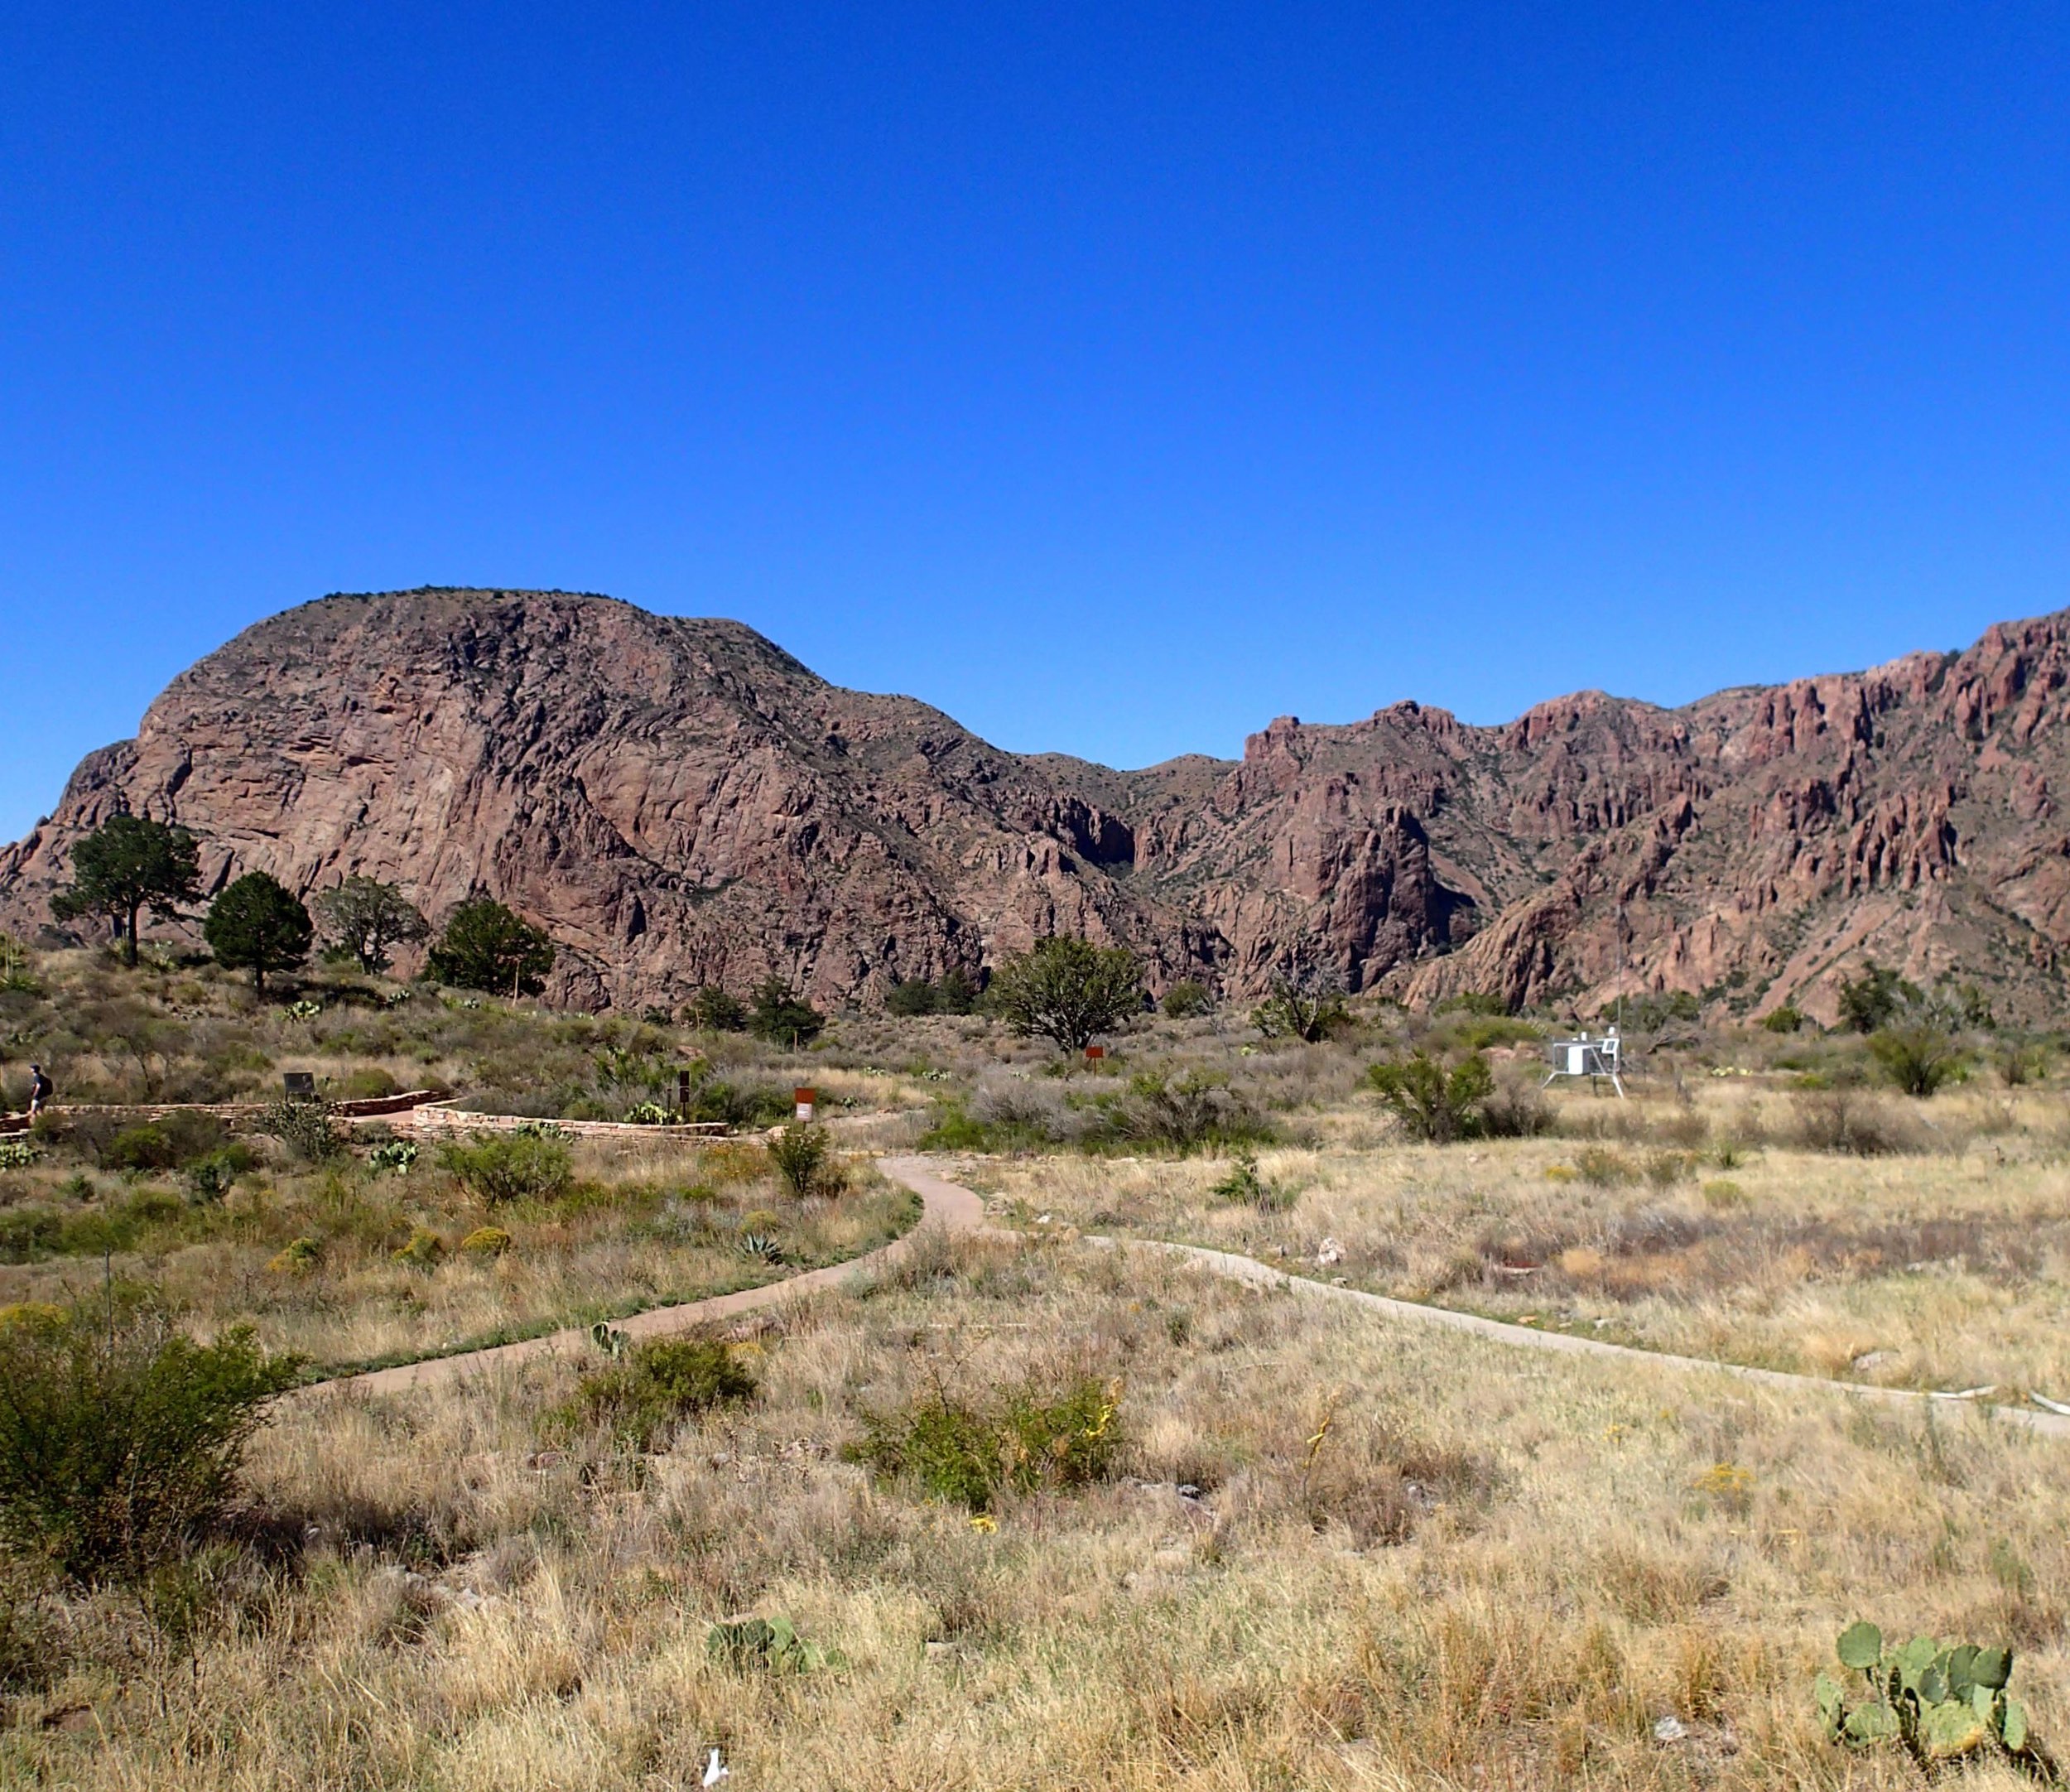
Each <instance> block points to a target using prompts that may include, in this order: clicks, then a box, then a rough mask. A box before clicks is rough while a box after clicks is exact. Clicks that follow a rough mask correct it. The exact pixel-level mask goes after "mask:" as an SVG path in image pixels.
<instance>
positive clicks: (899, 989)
mask: <svg viewBox="0 0 2070 1792" xmlns="http://www.w3.org/2000/svg"><path fill="white" fill-rule="evenodd" d="M940 1006H941V997H940V995H938V993H937V992H936V989H935V986H934V985H933V984H932V983H930V982H929V981H928V980H927V979H926V978H925V977H917V978H914V979H913V980H911V981H909V982H905V983H894V984H893V985H892V986H891V990H890V991H889V993H888V995H886V996H885V997H884V1012H885V1013H886V1014H897V1015H898V1016H900V1017H901V1018H903V1019H910V1018H912V1016H914V1015H916V1014H933V1013H935V1012H936V1010H937V1009H939V1007H940Z"/></svg>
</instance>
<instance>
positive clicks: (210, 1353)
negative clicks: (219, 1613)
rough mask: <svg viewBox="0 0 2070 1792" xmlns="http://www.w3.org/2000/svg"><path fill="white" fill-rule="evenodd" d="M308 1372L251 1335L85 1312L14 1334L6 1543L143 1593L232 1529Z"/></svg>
mask: <svg viewBox="0 0 2070 1792" xmlns="http://www.w3.org/2000/svg"><path fill="white" fill-rule="evenodd" d="M300 1372H301V1364H300V1361H299V1360H298V1359H296V1358H292V1357H272V1358H269V1357H267V1355H266V1354H265V1352H264V1351H262V1350H261V1349H260V1348H259V1346H258V1344H257V1342H254V1340H253V1336H252V1334H251V1332H249V1331H248V1329H233V1330H232V1331H229V1332H225V1333H224V1335H223V1336H222V1337H219V1339H218V1340H217V1341H216V1342H214V1343H213V1344H197V1343H195V1342H194V1341H193V1340H192V1339H190V1338H188V1337H182V1336H181V1335H180V1334H178V1333H176V1332H168V1331H167V1330H166V1329H165V1327H163V1326H162V1325H161V1324H160V1323H158V1322H153V1321H150V1320H132V1321H126V1322H121V1323H118V1324H115V1325H113V1326H111V1325H110V1324H109V1323H108V1320H107V1317H106V1316H105V1315H103V1314H101V1313H89V1312H85V1311H80V1312H77V1313H31V1314H29V1315H26V1316H25V1317H18V1318H13V1319H12V1320H11V1321H10V1322H7V1323H6V1324H4V1325H0V1541H3V1542H4V1543H6V1544H7V1545H8V1546H9V1547H11V1548H12V1549H17V1550H18V1551H20V1552H22V1554H27V1555H32V1556H36V1557H38V1558H41V1559H43V1560H45V1561H46V1562H48V1563H51V1565H52V1566H53V1567H54V1568H56V1569H57V1571H58V1572H59V1573H61V1574H63V1575H64V1576H65V1577H66V1578H68V1579H70V1580H72V1581H74V1582H79V1583H80V1584H82V1585H89V1586H91V1585H99V1584H103V1583H113V1584H116V1585H120V1586H123V1587H128V1588H130V1589H131V1590H132V1591H135V1592H140V1593H141V1592H142V1591H143V1590H144V1589H145V1587H146V1586H147V1582H149V1580H150V1579H151V1578H152V1576H153V1575H155V1574H157V1573H161V1571H163V1570H164V1569H165V1568H167V1567H168V1566H169V1565H171V1564H173V1563H177V1562H178V1561H180V1560H181V1559H182V1558H185V1556H186V1555H187V1554H188V1553H189V1552H190V1551H191V1550H192V1549H194V1548H195V1546H196V1545H197V1544H200V1543H201V1542H202V1541H204V1540H205V1539H206V1537H207V1536H208V1534H209V1532H210V1531H211V1530H212V1529H215V1528H216V1527H217V1526H219V1525H220V1524H221V1522H222V1520H224V1516H225V1515H226V1514H227V1512H228V1510H229V1506H230V1504H231V1501H232V1499H233V1496H234V1494H235V1491H236V1488H237V1482H238V1471H239V1469H240V1467H241V1466H242V1462H243V1452H244V1448H245V1445H246V1444H247V1443H248V1441H249V1440H250V1438H251V1436H252V1433H253V1432H254V1431H255V1430H256V1429H257V1428H258V1425H259V1423H260V1422H261V1419H262V1415H263V1414H264V1410H265V1407H266V1404H267V1401H269V1400H270V1399H272V1397H273V1396H274V1395H277V1394H278V1393H280V1392H281V1391H282V1390H283V1389H286V1388H287V1387H290V1386H292V1385H294V1383H295V1382H296V1380H297V1379H298V1378H299V1375H300Z"/></svg>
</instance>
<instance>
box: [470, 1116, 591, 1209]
mask: <svg viewBox="0 0 2070 1792" xmlns="http://www.w3.org/2000/svg"><path fill="white" fill-rule="evenodd" d="M439 1163H440V1164H441V1165H442V1166H443V1167H444V1168H446V1169H448V1170H450V1171H451V1172H452V1173H453V1174H454V1176H455V1177H456V1178H458V1179H459V1181H460V1186H461V1187H464V1188H465V1189H466V1190H467V1191H468V1192H469V1194H471V1195H473V1196H474V1197H476V1198H477V1199H478V1200H480V1201H482V1202H486V1203H487V1204H488V1205H489V1206H490V1207H501V1206H502V1205H503V1203H505V1202H511V1201H522V1200H527V1199H532V1200H542V1201H543V1200H551V1198H552V1197H554V1196H556V1195H559V1194H563V1193H565V1192H566V1191H567V1187H568V1185H569V1183H571V1182H572V1181H573V1180H574V1179H575V1164H574V1159H572V1158H571V1157H570V1154H569V1151H568V1148H567V1146H566V1144H565V1143H564V1142H563V1141H561V1139H555V1138H550V1137H548V1136H546V1134H542V1133H536V1132H507V1133H477V1134H475V1135H474V1138H473V1139H471V1140H470V1141H469V1142H468V1143H467V1144H460V1143H459V1142H457V1141H454V1142H451V1143H449V1144H442V1145H440V1147H439Z"/></svg>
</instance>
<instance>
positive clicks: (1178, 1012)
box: [1159, 977, 1215, 1020]
mask: <svg viewBox="0 0 2070 1792" xmlns="http://www.w3.org/2000/svg"><path fill="white" fill-rule="evenodd" d="M1159 1005H1160V1006H1161V1007H1162V1008H1163V1009H1164V1012H1165V1014H1166V1016H1167V1018H1168V1019H1172V1020H1191V1019H1192V1018H1193V1017H1194V1016H1195V1015H1196V1014H1206V1012H1207V1011H1208V1010H1209V1009H1211V1008H1212V1007H1213V1006H1214V1005H1215V1003H1214V999H1213V998H1212V997H1211V996H1210V995H1208V993H1207V985H1206V984H1205V983H1200V982H1196V981H1195V980H1193V979H1192V978H1191V977H1186V978H1182V979H1181V980H1179V981H1178V982H1177V983H1175V984H1173V985H1172V987H1171V988H1170V989H1168V990H1166V991H1165V992H1164V1000H1163V1002H1162V1003H1161V1004H1159Z"/></svg>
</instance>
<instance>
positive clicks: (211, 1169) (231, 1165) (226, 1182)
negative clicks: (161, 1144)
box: [186, 1139, 258, 1201]
mask: <svg viewBox="0 0 2070 1792" xmlns="http://www.w3.org/2000/svg"><path fill="white" fill-rule="evenodd" d="M256 1168H258V1153H257V1152H255V1151H254V1150H253V1149H252V1148H251V1147H250V1146H249V1145H248V1144H245V1143H244V1141H243V1139H232V1140H231V1141H230V1142H229V1144H226V1145H224V1147H223V1148H222V1149H221V1150H219V1151H211V1152H210V1153H209V1154H208V1155H207V1156H206V1157H204V1158H197V1159H195V1161H194V1162H193V1163H190V1164H189V1165H188V1166H187V1170H186V1176H187V1192H189V1193H190V1194H191V1195H192V1196H193V1197H194V1198H195V1200H196V1201H219V1200H221V1199H222V1198H223V1197H224V1196H225V1195H227V1194H228V1193H229V1192H230V1187H231V1185H232V1184H233V1183H235V1182H236V1181H237V1179H238V1177H240V1176H243V1175H244V1174H245V1173H247V1172H248V1171H250V1170H253V1169H256Z"/></svg>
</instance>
